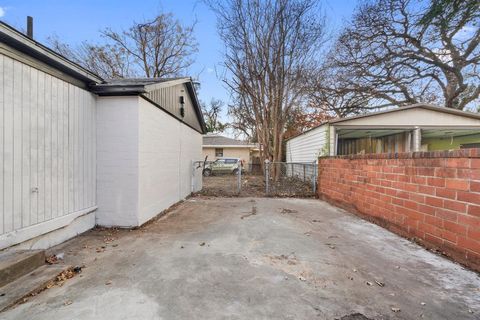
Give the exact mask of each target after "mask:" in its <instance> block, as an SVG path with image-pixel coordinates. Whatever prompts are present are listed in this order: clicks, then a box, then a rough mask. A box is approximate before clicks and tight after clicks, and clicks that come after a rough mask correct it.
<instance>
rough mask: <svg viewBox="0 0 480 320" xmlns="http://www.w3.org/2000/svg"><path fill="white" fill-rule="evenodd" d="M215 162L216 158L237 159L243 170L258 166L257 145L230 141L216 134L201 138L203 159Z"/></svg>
mask: <svg viewBox="0 0 480 320" xmlns="http://www.w3.org/2000/svg"><path fill="white" fill-rule="evenodd" d="M205 157H207V160H212V161H213V160H216V159H217V158H225V157H230V158H239V159H240V160H242V161H243V163H244V167H245V169H247V170H248V169H249V168H251V165H252V164H253V165H255V164H260V162H259V161H260V160H259V159H260V158H259V157H260V154H259V149H258V145H257V144H255V143H249V142H245V141H241V140H236V139H231V138H227V137H224V136H220V135H217V134H207V135H204V136H203V158H204V159H205Z"/></svg>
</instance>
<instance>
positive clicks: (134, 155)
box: [97, 97, 202, 227]
mask: <svg viewBox="0 0 480 320" xmlns="http://www.w3.org/2000/svg"><path fill="white" fill-rule="evenodd" d="M97 110H98V111H97V146H98V148H97V172H98V178H97V179H98V181H97V199H98V200H97V201H98V211H97V224H99V225H104V226H124V227H129V226H138V225H141V224H143V223H144V222H146V221H148V220H150V219H151V218H153V217H155V216H156V215H157V214H159V213H160V212H162V211H163V210H165V209H167V208H168V207H169V206H171V205H172V204H174V203H176V202H178V201H180V200H182V199H184V198H185V197H186V196H188V195H189V194H190V192H191V188H192V180H191V179H192V165H191V164H192V160H198V159H201V157H202V136H201V134H200V133H199V132H197V131H195V130H193V129H191V128H190V127H188V126H186V125H184V124H182V123H181V122H180V121H178V120H177V119H175V118H173V117H172V116H170V115H169V114H167V113H166V112H164V111H162V110H160V109H159V108H157V107H156V106H154V105H152V104H151V103H150V102H148V101H146V100H145V99H142V98H139V97H102V98H99V99H98V106H97ZM195 188H196V189H195V190H196V191H197V190H199V188H201V182H200V183H198V184H197V185H196V186H195Z"/></svg>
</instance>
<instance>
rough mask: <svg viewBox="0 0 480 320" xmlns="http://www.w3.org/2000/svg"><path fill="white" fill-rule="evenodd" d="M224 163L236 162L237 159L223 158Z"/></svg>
mask: <svg viewBox="0 0 480 320" xmlns="http://www.w3.org/2000/svg"><path fill="white" fill-rule="evenodd" d="M225 163H226V164H235V163H237V159H225Z"/></svg>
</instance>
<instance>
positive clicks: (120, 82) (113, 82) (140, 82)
mask: <svg viewBox="0 0 480 320" xmlns="http://www.w3.org/2000/svg"><path fill="white" fill-rule="evenodd" d="M181 79H190V78H187V77H178V78H119V79H108V80H105V83H102V84H101V85H99V86H103V87H108V86H147V85H150V84H155V83H162V82H168V81H175V80H181Z"/></svg>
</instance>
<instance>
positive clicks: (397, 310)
mask: <svg viewBox="0 0 480 320" xmlns="http://www.w3.org/2000/svg"><path fill="white" fill-rule="evenodd" d="M392 311H393V312H400V308H397V307H392Z"/></svg>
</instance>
